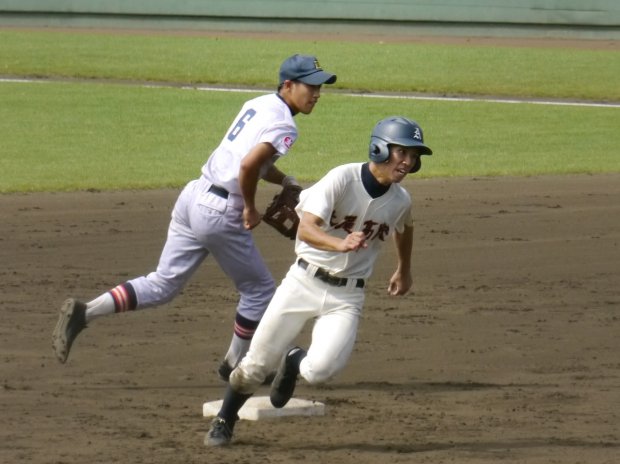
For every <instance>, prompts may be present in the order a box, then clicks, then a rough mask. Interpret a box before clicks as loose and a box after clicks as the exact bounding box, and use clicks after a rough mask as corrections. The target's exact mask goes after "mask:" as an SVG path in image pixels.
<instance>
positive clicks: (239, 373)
mask: <svg viewBox="0 0 620 464" xmlns="http://www.w3.org/2000/svg"><path fill="white" fill-rule="evenodd" d="M362 165H363V163H352V164H346V165H343V166H339V167H337V168H334V169H332V170H331V171H330V172H329V173H327V174H326V175H325V176H324V177H323V178H322V179H321V180H320V181H318V182H317V183H316V184H314V185H313V186H312V187H310V188H308V189H306V190H304V191H303V192H302V193H301V199H300V203H299V205H298V206H297V213H298V214H299V215H303V214H304V213H305V212H309V213H312V214H314V215H316V216H318V217H320V218H321V219H323V221H324V223H325V224H324V229H325V231H326V232H327V233H328V234H330V235H332V236H339V237H343V238H344V237H346V235H348V234H349V233H351V232H355V231H363V232H364V233H365V234H366V240H367V244H368V248H362V249H360V250H358V251H351V252H348V253H343V252H338V251H334V252H332V251H324V250H319V249H316V248H313V247H311V246H310V245H308V244H306V243H305V242H302V241H300V240H297V242H296V244H295V251H296V253H297V256H298V257H299V258H302V259H304V260H305V261H307V262H308V263H310V264H312V265H314V266H318V267H320V268H323V269H324V270H325V271H327V272H329V273H330V274H333V275H336V276H338V277H346V278H357V279H359V278H368V277H369V276H370V275H371V273H372V270H373V266H374V263H375V261H376V258H377V255H378V252H379V249H380V248H381V246H382V245H383V243H384V242H385V240H386V239H387V237H388V236H390V235H391V234H392V233H394V231H398V232H403V231H404V230H405V226H413V220H412V215H411V196H410V195H409V192H407V191H406V190H405V189H404V188H403V187H401V186H400V185H399V184H392V185H390V187H389V188H388V190H387V191H386V192H385V193H383V194H382V195H380V196H379V197H377V198H372V196H371V195H370V194H369V193H368V191H367V190H366V188H365V187H364V184H363V181H362ZM364 299H365V297H364V289H363V288H361V287H358V286H348V285H347V286H335V285H333V284H330V283H327V282H324V281H322V280H321V279H320V278H317V277H316V276H315V273H314V272H313V271H312V270H311V269H310V267H307V268H303V267H301V266H300V265H299V264H298V263H297V262H295V263H294V264H293V265H292V266H291V267H290V269H289V271H288V273H287V274H286V276H285V278H284V280H283V281H282V283H281V284H280V286H279V287H278V289H277V290H276V293H275V294H274V296H273V298H272V299H271V302H270V303H269V306H268V308H267V311H266V312H265V314H264V316H263V318H262V319H261V322H260V324H259V325H258V328H257V329H256V333H255V334H254V338H253V339H252V342H251V344H250V349H249V351H248V353H247V355H246V356H245V358H243V360H242V361H241V363H240V364H239V366H238V367H237V369H235V370H234V371H233V373H232V374H231V377H230V383H231V385H232V386H233V387H234V388H235V389H236V390H237V391H239V392H242V393H253V392H254V391H256V389H257V388H258V386H259V385H260V382H262V380H263V379H264V378H265V376H266V375H267V374H268V373H269V372H270V369H274V368H276V367H277V364H278V362H279V361H280V359H281V356H282V353H285V352H286V350H287V348H288V347H290V346H291V345H292V344H293V343H294V340H295V338H296V337H297V336H298V335H299V333H300V332H301V330H302V328H303V327H304V325H305V324H306V322H307V321H310V320H314V328H313V330H312V344H311V345H310V348H309V349H308V353H307V356H306V357H305V358H304V359H303V361H301V364H300V366H299V369H300V371H299V373H300V375H301V376H302V377H303V378H304V379H305V380H306V381H307V382H309V383H312V384H314V383H321V382H324V381H326V380H328V379H330V378H331V377H332V376H334V375H336V374H337V373H338V372H340V371H341V370H342V369H343V368H344V366H345V365H346V363H347V361H348V359H349V356H350V355H351V352H352V351H353V345H354V343H355V338H356V334H357V327H358V324H359V318H360V315H361V312H362V306H363V304H364Z"/></svg>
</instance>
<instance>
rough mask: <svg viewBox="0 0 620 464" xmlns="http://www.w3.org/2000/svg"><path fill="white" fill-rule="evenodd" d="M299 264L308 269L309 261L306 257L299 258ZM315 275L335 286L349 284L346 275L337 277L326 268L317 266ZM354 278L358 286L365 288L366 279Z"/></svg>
mask: <svg viewBox="0 0 620 464" xmlns="http://www.w3.org/2000/svg"><path fill="white" fill-rule="evenodd" d="M297 264H299V267H301V268H302V269H308V261H306V260H304V259H301V258H299V259H298V260H297ZM314 277H316V278H317V279H319V280H322V281H323V282H325V283H326V284H329V285H333V286H334V287H344V286H345V285H347V282H348V281H349V279H347V278H345V277H336V276H335V275H331V274H330V273H329V272H327V271H326V270H325V269H321V268H320V267H319V268H317V270H316V273H315V274H314ZM353 280H355V286H356V287H357V288H364V279H353Z"/></svg>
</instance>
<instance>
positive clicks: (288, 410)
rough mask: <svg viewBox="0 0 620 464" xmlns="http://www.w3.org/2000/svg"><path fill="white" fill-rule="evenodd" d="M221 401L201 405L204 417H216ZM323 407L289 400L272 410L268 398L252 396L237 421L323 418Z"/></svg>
mask: <svg viewBox="0 0 620 464" xmlns="http://www.w3.org/2000/svg"><path fill="white" fill-rule="evenodd" d="M222 401H223V400H217V401H209V402H207V403H205V404H203V405H202V415H203V416H204V417H211V416H216V415H217V413H218V412H219V411H220V408H221V407H222ZM324 414H325V405H324V404H323V403H319V402H318V401H310V400H302V399H299V398H291V399H290V400H289V402H288V403H286V406H284V407H283V408H274V407H273V406H272V405H271V401H270V400H269V397H268V396H253V397H251V398H250V399H249V400H247V401H246V403H245V404H244V405H243V407H242V408H241V410H240V411H239V419H245V420H260V419H267V418H272V417H284V416H323V415H324Z"/></svg>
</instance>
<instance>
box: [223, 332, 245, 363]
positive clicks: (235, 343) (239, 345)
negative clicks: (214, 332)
mask: <svg viewBox="0 0 620 464" xmlns="http://www.w3.org/2000/svg"><path fill="white" fill-rule="evenodd" d="M248 348H250V340H244V339H243V338H240V337H238V336H237V334H233V337H232V340H231V341H230V346H229V347H228V353H226V357H225V358H224V359H225V360H226V362H227V363H228V365H229V366H230V367H232V368H235V367H236V366H237V364H239V361H241V360H242V359H243V357H244V356H245V354H246V353H247V352H248Z"/></svg>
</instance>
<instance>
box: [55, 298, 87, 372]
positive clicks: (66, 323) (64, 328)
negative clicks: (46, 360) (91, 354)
mask: <svg viewBox="0 0 620 464" xmlns="http://www.w3.org/2000/svg"><path fill="white" fill-rule="evenodd" d="M85 328H86V304H84V303H82V302H81V301H78V300H74V299H72V298H71V299H68V300H66V301H65V302H64V303H63V305H62V307H61V308H60V314H59V316H58V322H57V323H56V327H55V328H54V332H53V333H52V346H53V347H54V351H55V352H56V357H57V358H58V361H60V362H61V363H63V364H64V363H65V361H67V358H68V357H69V350H71V345H72V344H73V341H74V340H75V338H76V337H77V336H78V334H79V333H80V332H81V331H82V330H84V329H85Z"/></svg>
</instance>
